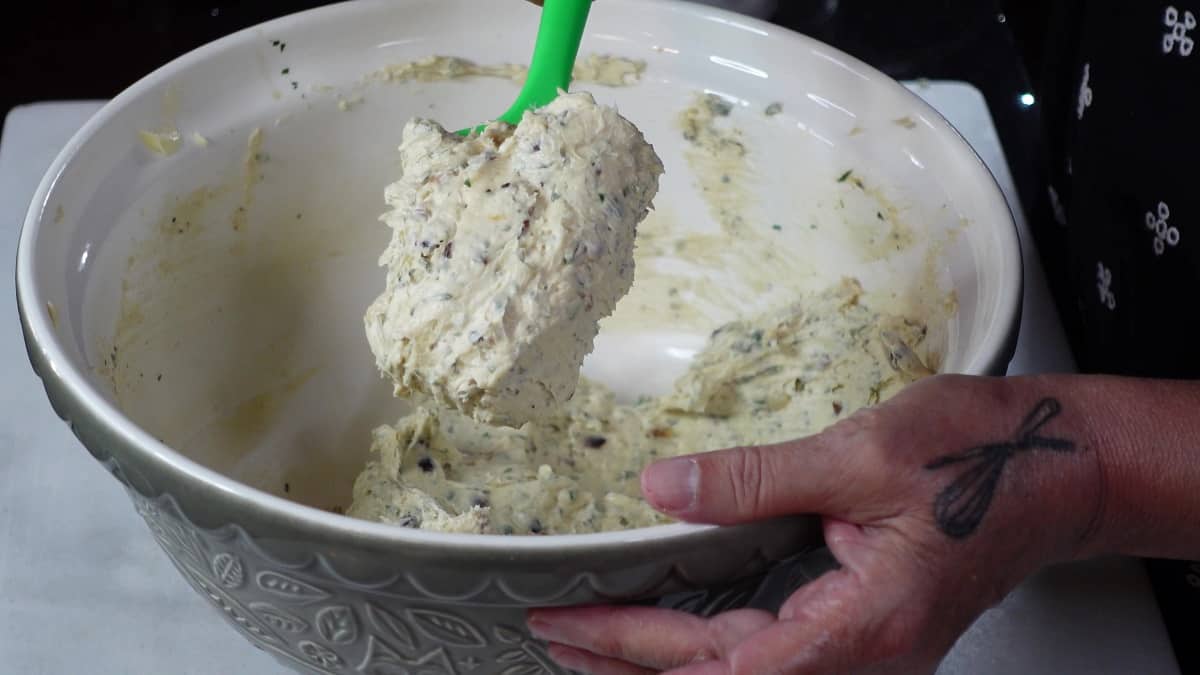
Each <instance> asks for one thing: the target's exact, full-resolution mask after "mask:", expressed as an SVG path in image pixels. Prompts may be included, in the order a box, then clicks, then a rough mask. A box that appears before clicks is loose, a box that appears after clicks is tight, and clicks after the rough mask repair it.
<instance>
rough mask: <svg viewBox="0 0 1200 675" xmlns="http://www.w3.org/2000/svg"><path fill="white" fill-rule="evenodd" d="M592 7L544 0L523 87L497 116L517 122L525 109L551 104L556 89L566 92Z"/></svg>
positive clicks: (582, 0)
mask: <svg viewBox="0 0 1200 675" xmlns="http://www.w3.org/2000/svg"><path fill="white" fill-rule="evenodd" d="M591 8H592V0H545V3H544V5H543V6H542V20H541V24H540V25H539V27H538V34H537V43H536V44H535V45H534V48H533V58H532V59H531V60H530V62H529V75H528V76H527V77H526V79H525V86H524V87H522V88H521V93H520V94H518V95H517V100H516V101H515V102H514V103H513V104H512V107H511V108H509V109H508V111H507V112H505V113H504V114H503V115H501V116H500V118H499V119H501V120H503V121H505V122H508V123H509V124H516V123H518V122H520V121H521V116H522V115H524V114H525V111H526V110H529V109H530V108H540V107H542V106H544V105H546V104H548V103H550V102H551V101H553V100H554V99H555V97H557V96H558V90H559V89H562V90H563V91H566V90H567V88H568V87H570V85H571V71H572V70H573V69H574V68H575V58H576V56H578V55H579V43H580V42H581V41H582V40H583V29H584V26H586V25H587V19H588V12H589V11H590V10H591ZM466 131H467V132H469V131H470V130H466ZM460 133H465V132H460Z"/></svg>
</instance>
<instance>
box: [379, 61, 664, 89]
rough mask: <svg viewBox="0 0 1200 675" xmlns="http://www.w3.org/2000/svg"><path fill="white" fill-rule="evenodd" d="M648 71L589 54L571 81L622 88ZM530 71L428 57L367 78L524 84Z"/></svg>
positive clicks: (634, 63) (642, 66) (632, 63)
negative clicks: (498, 80) (469, 79)
mask: <svg viewBox="0 0 1200 675" xmlns="http://www.w3.org/2000/svg"><path fill="white" fill-rule="evenodd" d="M645 70H646V63H645V61H639V60H634V59H627V58H622V57H617V56H610V55H607V54H589V55H587V56H586V57H584V58H582V59H579V60H578V61H577V62H576V63H575V68H574V70H573V72H572V76H571V79H572V80H573V81H574V82H577V83H586V84H599V85H603V86H608V87H623V86H629V85H633V84H636V83H637V82H638V81H639V80H640V79H641V77H642V74H643V73H644V72H645ZM528 73H529V67H528V66H525V65H521V64H516V63H503V64H498V65H489V64H478V63H475V62H474V61H470V60H468V59H464V58H460V57H457V56H429V57H425V58H423V59H417V60H415V61H406V62H403V63H395V64H389V65H387V66H384V67H383V68H381V69H379V70H377V71H375V72H373V73H371V74H370V75H369V76H368V77H369V79H373V80H380V81H383V82H407V81H417V82H440V81H445V80H455V79H459V78H464V77H497V78H501V79H507V80H513V81H515V82H524V81H525V77H526V75H527V74H528Z"/></svg>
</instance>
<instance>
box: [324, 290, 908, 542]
mask: <svg viewBox="0 0 1200 675" xmlns="http://www.w3.org/2000/svg"><path fill="white" fill-rule="evenodd" d="M863 300H864V298H863V289H862V287H861V286H860V285H859V284H858V282H856V281H855V280H852V279H847V280H844V281H843V282H842V283H840V284H838V285H836V286H834V287H832V288H829V289H827V290H825V291H823V292H820V293H814V294H810V295H807V296H805V297H803V298H802V299H800V300H799V301H798V302H796V303H795V304H793V305H791V306H789V307H786V308H782V309H778V310H774V311H769V312H765V313H763V314H760V315H758V316H755V317H753V318H750V319H746V320H742V321H735V322H731V323H728V324H726V325H724V326H722V327H721V328H719V329H718V330H717V331H715V332H714V333H713V335H712V337H711V338H710V340H709V342H708V344H707V346H706V347H705V348H704V350H702V351H701V352H700V353H699V354H698V355H697V356H696V358H695V360H694V361H693V362H692V364H691V366H690V368H689V369H688V371H687V372H686V373H685V374H684V375H683V376H682V377H681V378H679V379H678V380H677V381H676V383H675V386H674V389H673V390H672V391H671V392H670V393H669V394H667V395H665V396H662V397H657V398H645V399H642V400H640V401H638V402H637V403H635V404H632V405H623V404H619V403H617V401H616V398H615V396H614V394H613V393H612V392H611V391H610V390H608V389H607V388H606V387H604V386H603V385H601V384H598V383H594V382H590V381H587V380H583V381H581V383H580V387H579V389H578V391H577V392H576V395H575V397H574V398H573V399H572V400H571V402H570V403H568V404H567V406H566V407H565V408H564V410H563V411H562V413H561V414H559V415H557V416H555V417H552V418H549V419H546V420H544V421H541V422H538V423H536V424H527V425H525V426H523V427H522V428H520V429H508V428H496V427H491V426H488V425H484V424H480V423H478V422H476V421H474V420H472V419H470V418H468V417H466V416H464V415H462V414H460V413H456V412H453V411H447V410H438V409H435V408H431V407H420V408H418V409H417V410H416V411H415V412H413V413H412V414H410V415H407V416H405V417H404V418H402V419H401V420H399V421H398V422H397V423H396V424H394V425H390V426H383V427H379V428H378V429H376V430H375V432H374V442H373V444H372V451H373V453H374V456H375V459H374V460H373V461H372V462H371V463H370V464H368V466H367V468H366V470H365V471H364V472H363V473H362V474H361V475H360V476H359V478H358V480H357V482H356V484H355V488H354V502H353V504H352V505H351V507H350V509H349V510H348V512H347V513H348V515H350V516H353V517H357V518H363V519H367V520H375V521H379V522H384V523H390V524H394V525H401V526H405V527H416V528H423V529H430V530H441V531H449V532H472V533H490V534H569V533H586V532H600V531H610V530H619V529H627V528H632V527H643V526H649V525H655V524H661V523H665V522H667V519H666V518H665V517H664V516H662V515H661V514H658V513H657V512H655V511H654V510H653V509H652V508H651V507H650V506H649V505H647V504H646V503H645V502H644V501H643V500H642V499H641V497H640V490H639V475H640V473H641V471H642V469H643V468H644V467H645V466H646V465H647V464H648V463H649V462H651V461H654V460H656V459H660V458H665V457H674V456H678V455H683V454H690V453H694V452H702V451H705V450H717V449H721V448H725V447H733V446H740V445H746V444H763V443H774V442H782V441H786V440H789V439H793V438H798V437H802V436H805V435H808V434H811V433H814V432H817V431H819V430H821V429H823V428H824V427H826V426H828V425H829V424H831V423H833V422H834V421H836V420H838V419H840V418H842V417H844V416H846V415H848V414H850V413H851V412H852V411H853V410H856V409H858V408H861V407H864V406H869V405H874V404H876V403H879V402H881V401H883V400H886V399H887V398H889V397H890V396H892V395H894V394H895V393H896V392H898V391H899V390H900V389H901V388H903V387H904V386H905V385H907V384H909V383H911V382H913V381H915V380H917V379H919V378H921V377H924V376H926V375H928V374H929V373H930V370H929V369H928V368H927V367H926V366H925V364H924V363H923V362H922V361H921V359H920V357H918V356H917V352H918V351H919V350H920V349H921V348H922V346H923V342H924V340H925V333H926V329H925V326H924V324H922V323H920V322H917V321H913V320H911V319H905V318H903V317H898V316H894V315H889V314H882V313H880V312H878V311H876V310H875V309H874V308H873V307H871V306H870V305H868V304H866V303H865V302H864V301H863Z"/></svg>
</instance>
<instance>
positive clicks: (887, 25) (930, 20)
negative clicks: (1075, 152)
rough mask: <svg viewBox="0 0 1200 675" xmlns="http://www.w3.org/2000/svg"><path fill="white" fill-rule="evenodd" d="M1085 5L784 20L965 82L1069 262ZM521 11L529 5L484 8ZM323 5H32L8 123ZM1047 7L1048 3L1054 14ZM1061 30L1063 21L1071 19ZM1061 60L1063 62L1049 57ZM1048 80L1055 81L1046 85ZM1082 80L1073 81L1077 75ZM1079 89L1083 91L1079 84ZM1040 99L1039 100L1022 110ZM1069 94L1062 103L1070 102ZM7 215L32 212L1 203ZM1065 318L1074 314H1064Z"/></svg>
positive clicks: (884, 64)
mask: <svg viewBox="0 0 1200 675" xmlns="http://www.w3.org/2000/svg"><path fill="white" fill-rule="evenodd" d="M1075 1H1076V0H1056V1H1052V2H1049V3H1039V2H1037V1H1036V0H894V1H891V2H889V1H886V0H780V1H779V7H780V9H779V11H778V12H777V13H776V16H775V17H773V21H775V22H776V23H778V24H780V25H783V26H787V27H789V28H793V29H795V30H798V31H800V32H802V33H805V34H808V35H810V36H812V37H814V38H816V39H818V40H822V41H824V42H826V43H828V44H831V45H833V46H835V47H837V48H839V49H842V50H844V51H846V52H848V53H850V54H852V55H854V56H856V57H858V58H860V59H863V60H864V61H866V62H868V63H870V64H871V65H873V66H875V67H876V68H879V69H880V70H882V71H884V72H885V73H887V74H889V75H891V76H893V77H896V78H898V79H917V78H928V79H956V80H965V81H967V82H970V83H972V84H974V85H975V86H976V87H978V88H979V89H980V90H981V91H982V92H983V93H984V96H985V97H986V98H987V100H988V104H989V107H990V109H991V113H992V117H993V118H994V119H995V121H996V126H997V128H998V131H999V134H1000V138H1001V141H1002V143H1003V145H1004V149H1005V154H1006V156H1007V157H1008V160H1009V163H1010V165H1011V169H1012V173H1013V177H1014V179H1015V181H1016V184H1017V190H1018V193H1019V194H1020V197H1021V201H1022V204H1023V205H1024V206H1025V210H1026V212H1027V214H1028V216H1029V220H1030V224H1031V229H1032V230H1033V231H1034V233H1035V236H1036V237H1037V239H1038V241H1037V243H1038V247H1039V250H1040V252H1041V255H1042V258H1043V259H1044V260H1050V261H1053V260H1055V259H1059V258H1061V257H1062V256H1064V255H1065V251H1063V250H1061V247H1062V242H1061V240H1054V239H1050V240H1043V237H1042V236H1041V234H1040V233H1041V232H1047V231H1050V230H1052V229H1053V228H1043V227H1041V225H1042V224H1043V223H1044V222H1048V221H1049V220H1050V219H1051V218H1052V216H1051V214H1052V211H1051V210H1050V205H1049V200H1048V197H1047V193H1046V188H1045V186H1046V185H1047V181H1046V172H1045V171H1044V167H1045V166H1047V163H1046V160H1045V152H1044V150H1045V148H1046V145H1045V144H1044V142H1043V138H1044V136H1045V134H1044V129H1045V125H1044V124H1043V122H1044V119H1043V110H1044V106H1043V105H1042V104H1043V99H1045V100H1046V101H1050V100H1051V98H1052V97H1043V96H1041V95H1040V93H1041V91H1042V89H1043V86H1042V85H1043V82H1045V83H1046V84H1048V85H1051V86H1057V88H1059V89H1060V90H1062V89H1063V87H1065V86H1068V85H1067V83H1063V82H1056V81H1055V79H1054V78H1055V76H1056V75H1058V73H1055V72H1054V71H1053V70H1051V69H1049V68H1044V67H1043V56H1044V55H1045V56H1048V57H1053V56H1054V54H1052V53H1051V54H1044V50H1043V46H1044V45H1045V44H1047V42H1046V38H1047V37H1048V36H1047V26H1048V25H1051V22H1050V21H1049V19H1050V17H1049V16H1048V15H1049V14H1050V13H1051V11H1053V10H1052V9H1050V8H1057V10H1058V11H1060V13H1061V12H1070V11H1071V10H1070V5H1071V3H1072V2H1075ZM478 2H480V3H481V4H483V3H505V2H508V3H512V4H513V5H514V6H515V5H516V3H518V2H520V0H478ZM324 4H329V3H328V2H322V1H320V0H257V1H255V2H232V3H231V2H220V1H219V0H209V1H208V2H197V1H195V0H183V1H175V2H172V1H171V0H165V1H161V2H156V1H154V0H113V1H112V2H83V1H80V0H67V1H66V2H61V1H60V2H53V3H39V2H28V3H23V4H22V5H20V6H19V7H20V9H9V10H5V18H4V19H3V20H2V21H0V56H2V58H0V83H2V86H0V115H3V114H7V112H8V110H9V109H10V108H12V107H13V106H16V105H19V104H22V103H29V102H33V101H45V100H63V99H107V98H111V97H113V96H115V95H116V94H117V93H119V92H120V91H121V90H122V89H124V88H125V87H127V86H129V85H130V84H132V83H133V82H135V81H137V80H138V79H140V78H141V77H143V76H144V75H146V74H147V73H149V72H150V71H152V70H153V69H155V68H157V67H158V66H160V65H163V64H165V63H167V62H168V61H170V60H172V59H174V58H175V57H177V56H179V55H181V54H183V53H185V52H187V51H190V50H192V49H194V48H196V47H198V46H201V45H203V44H205V43H207V42H210V41H212V40H215V39H217V38H220V37H223V36H225V35H227V34H229V33H231V32H234V31H237V30H239V29H242V28H246V27H249V26H253V25H255V24H257V23H260V22H262V21H266V20H268V19H272V18H276V17H278V16H281V15H284V14H290V13H292V12H298V11H301V10H305V9H311V8H313V7H317V6H320V5H324ZM1047 6H1048V7H1047ZM1053 25H1061V21H1060V22H1057V23H1055V24H1053ZM1048 60H1049V61H1051V62H1053V61H1054V59H1053V58H1050V59H1048ZM1044 74H1049V77H1044ZM1072 77H1074V76H1072ZM1069 86H1072V87H1073V86H1076V85H1074V84H1073V83H1071V84H1070V85H1069ZM1027 93H1034V94H1035V95H1036V96H1037V101H1038V102H1037V104H1035V105H1033V106H1027V105H1023V104H1021V103H1020V99H1021V96H1022V95H1023V94H1027ZM1060 98H1061V97H1060ZM0 208H22V209H23V208H25V205H24V204H21V205H16V206H14V205H0ZM1046 268H1047V272H1048V274H1049V276H1050V279H1049V282H1050V285H1051V288H1052V290H1054V291H1055V295H1056V296H1059V297H1066V295H1065V292H1066V284H1067V282H1068V281H1069V280H1067V279H1063V278H1059V275H1060V274H1065V273H1066V272H1065V270H1066V269H1067V268H1066V267H1064V266H1062V265H1053V264H1051V265H1046ZM1063 310H1065V311H1063ZM1060 313H1061V314H1062V315H1063V316H1062V318H1063V320H1064V324H1065V328H1066V331H1067V335H1068V339H1069V340H1070V341H1071V342H1072V344H1073V345H1075V344H1078V342H1077V340H1078V338H1079V336H1080V334H1081V333H1080V326H1079V323H1078V322H1077V321H1076V320H1075V315H1076V312H1075V307H1074V303H1071V305H1070V306H1067V307H1064V306H1062V303H1060Z"/></svg>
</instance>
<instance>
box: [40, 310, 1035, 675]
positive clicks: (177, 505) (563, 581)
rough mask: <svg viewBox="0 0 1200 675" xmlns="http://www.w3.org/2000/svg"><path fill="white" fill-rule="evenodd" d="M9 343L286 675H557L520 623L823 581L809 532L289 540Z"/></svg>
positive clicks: (251, 508)
mask: <svg viewBox="0 0 1200 675" xmlns="http://www.w3.org/2000/svg"><path fill="white" fill-rule="evenodd" d="M20 309H21V317H22V325H23V327H26V321H25V310H24V308H23V307H22V308H20ZM25 336H26V345H27V348H28V351H29V356H30V361H31V363H32V364H33V367H34V370H35V372H37V373H38V375H39V377H41V378H42V381H43V384H44V385H45V387H46V393H47V395H48V397H49V399H50V402H51V404H52V405H53V407H54V410H55V412H56V413H57V414H58V415H59V417H61V418H62V419H63V420H64V421H66V422H67V423H68V424H69V425H70V427H71V429H72V431H73V432H74V433H75V435H76V436H77V437H78V438H79V440H80V442H81V443H82V444H83V446H84V447H86V448H87V449H88V451H89V452H90V453H91V454H92V456H93V457H95V458H96V459H97V460H98V461H99V462H100V463H101V464H102V465H103V466H104V467H105V468H106V469H107V470H108V471H109V472H110V473H111V474H112V475H113V477H115V478H116V479H117V480H118V481H120V482H121V484H122V485H123V486H124V487H125V488H126V491H127V492H128V494H129V496H130V498H131V499H132V501H133V505H134V508H135V509H136V510H137V513H138V515H140V516H141V517H142V518H143V519H144V520H145V521H146V524H147V526H148V527H149V529H150V532H151V533H152V534H153V536H154V538H155V540H156V541H157V542H158V544H159V545H160V546H161V547H162V549H163V551H165V552H166V554H167V556H168V557H169V558H170V560H171V562H172V563H173V564H174V565H175V568H176V569H177V570H178V571H179V573H180V575H182V576H183V578H184V579H185V580H186V581H187V582H188V584H189V585H190V586H191V587H192V588H193V589H195V591H196V592H197V593H199V594H200V595H201V596H202V597H204V598H206V599H207V600H208V601H209V602H210V603H211V604H212V605H213V607H214V608H215V609H216V610H217V611H218V612H219V613H220V614H221V615H222V616H224V618H225V619H226V620H227V621H228V622H229V623H230V624H231V625H232V626H233V627H234V628H235V629H237V630H238V631H239V632H240V633H241V634H242V635H243V636H244V637H245V638H246V639H248V640H249V641H250V642H251V644H253V645H254V646H256V647H258V648H260V649H263V650H265V651H267V652H269V653H270V654H271V655H272V656H274V657H275V658H276V659H278V660H279V661H280V662H281V663H283V664H284V665H286V666H288V667H289V668H292V669H294V670H296V671H298V672H307V673H344V672H364V673H372V674H380V675H382V674H384V673H410V672H411V673H417V672H420V673H472V672H477V673H502V674H504V675H536V674H539V673H560V672H563V671H562V670H561V669H560V668H559V667H558V666H556V665H555V664H554V663H553V662H551V661H550V660H549V659H548V658H547V657H546V655H545V651H544V649H543V646H542V645H540V644H539V643H538V642H537V641H536V640H534V639H533V638H532V637H531V636H530V635H529V634H528V632H527V631H526V629H525V612H526V610H527V609H528V608H531V607H541V606H554V605H574V604H591V603H601V602H603V603H640V604H650V605H657V606H660V607H670V608H675V609H680V610H683V611H688V612H692V613H695V614H699V615H703V616H711V615H713V614H716V613H718V612H721V611H725V610H729V609H736V608H744V607H756V608H760V609H766V610H772V609H775V608H777V607H778V605H779V604H780V603H781V602H782V600H783V599H784V598H786V597H787V596H788V595H790V594H791V593H792V592H793V591H794V590H795V589H796V588H798V587H799V586H800V585H802V584H803V583H805V582H807V581H809V580H811V579H813V578H815V577H816V576H819V575H820V574H821V573H823V572H824V571H827V570H828V569H831V568H832V567H834V566H835V565H836V563H835V562H834V561H832V559H830V558H829V556H828V553H827V551H825V550H824V549H822V548H820V525H819V522H818V521H817V519H815V518H811V517H797V518H787V519H780V520H774V521H770V522H764V523H756V524H751V525H745V526H738V527H729V528H718V529H710V530H706V531H703V532H699V533H697V534H696V535H694V536H689V537H683V538H672V539H670V540H666V541H648V542H638V543H635V544H631V545H629V546H628V547H622V548H619V549H617V548H612V547H605V548H599V547H596V548H592V549H579V548H575V549H569V550H568V549H564V550H562V551H557V552H555V551H551V552H547V551H537V552H525V551H516V550H514V551H512V552H511V553H508V554H504V555H499V554H497V553H495V552H494V551H487V550H485V549H482V548H481V549H479V550H478V551H474V552H470V551H468V552H467V553H466V554H465V555H464V554H462V552H461V551H460V552H457V553H455V554H454V555H448V553H447V552H446V551H445V550H442V549H440V548H439V547H438V546H437V545H431V544H421V545H413V544H407V543H405V544H401V543H392V544H391V545H388V543H387V542H378V541H361V540H356V539H355V538H354V537H352V536H347V535H346V534H345V533H340V532H339V531H338V530H336V529H329V530H325V531H320V530H314V529H313V528H312V527H310V526H308V525H305V526H303V527H302V526H301V524H300V523H296V522H291V521H290V520H288V519H287V518H284V517H281V516H280V515H278V514H275V513H271V512H270V511H269V510H268V509H266V508H264V507H263V506H262V505H260V504H258V503H257V502H256V499H255V497H254V495H253V494H252V493H250V492H249V491H247V492H246V493H241V494H234V493H229V492H227V491H224V490H217V489H214V488H212V487H211V486H207V485H204V484H200V483H198V482H197V481H196V480H195V479H194V478H191V477H189V475H188V474H187V473H185V472H184V471H183V470H181V469H180V468H179V467H177V466H174V465H173V463H172V462H171V460H170V458H169V457H161V456H157V455H155V454H153V453H150V452H148V451H147V450H145V449H144V448H140V447H136V446H133V445H131V444H129V443H127V442H126V441H125V440H124V439H122V438H120V437H119V436H118V435H117V434H116V433H115V432H114V431H113V429H112V428H111V426H110V425H108V424H106V423H105V421H104V420H102V419H99V418H98V417H97V416H96V415H95V414H94V413H93V412H92V411H90V410H88V409H86V408H85V407H84V406H82V405H81V402H80V400H79V399H78V397H77V396H75V395H74V394H73V392H72V391H71V390H70V389H69V388H67V387H66V386H65V384H64V383H63V382H62V381H60V380H58V379H57V378H56V377H55V376H54V374H53V370H52V369H51V368H49V364H48V363H47V362H46V361H45V359H44V356H43V354H42V352H41V351H40V350H39V349H38V348H37V345H36V344H34V342H33V341H32V339H31V337H30V333H29V331H28V328H27V327H26V328H25ZM1009 358H1011V351H1010V352H1009V353H1008V354H1007V355H1006V356H1003V357H1002V358H1001V359H998V360H1002V361H1003V362H1004V363H1003V364H1002V363H997V364H996V365H997V368H996V371H995V372H996V373H1002V372H1003V370H1004V364H1006V363H1007V361H1008V359H1009Z"/></svg>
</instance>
